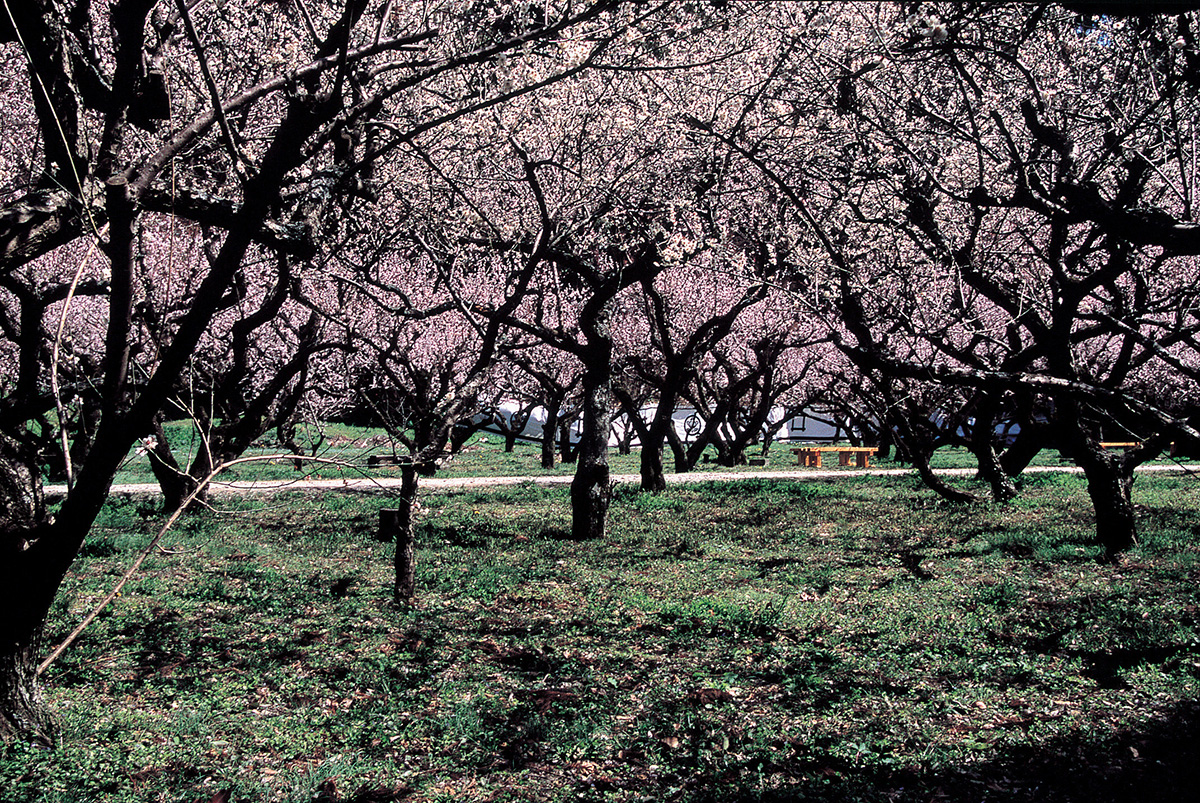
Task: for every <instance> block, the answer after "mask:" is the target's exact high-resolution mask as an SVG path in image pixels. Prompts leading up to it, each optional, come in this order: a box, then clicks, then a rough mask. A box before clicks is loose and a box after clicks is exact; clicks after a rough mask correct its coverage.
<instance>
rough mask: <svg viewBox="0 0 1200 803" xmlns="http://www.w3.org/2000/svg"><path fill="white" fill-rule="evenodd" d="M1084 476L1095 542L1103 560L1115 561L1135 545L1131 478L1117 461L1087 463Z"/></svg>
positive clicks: (1135, 530) (1135, 529) (1135, 534)
mask: <svg viewBox="0 0 1200 803" xmlns="http://www.w3.org/2000/svg"><path fill="white" fill-rule="evenodd" d="M1083 473H1084V476H1086V477H1087V481H1088V496H1090V497H1091V499H1092V508H1093V509H1094V510H1095V514H1096V540H1097V541H1099V542H1100V544H1101V545H1102V546H1103V547H1104V559H1105V560H1106V561H1109V562H1112V561H1115V560H1116V559H1117V556H1118V555H1120V554H1121V553H1122V552H1124V551H1125V550H1127V549H1129V548H1130V547H1132V546H1134V545H1135V544H1136V543H1137V520H1136V518H1135V517H1134V511H1133V499H1132V498H1131V496H1130V492H1131V491H1132V489H1133V477H1132V476H1127V475H1125V473H1124V472H1123V471H1121V469H1120V460H1119V458H1118V459H1111V458H1110V459H1104V458H1103V457H1101V459H1099V460H1096V459H1089V460H1086V461H1085V462H1084V466H1083Z"/></svg>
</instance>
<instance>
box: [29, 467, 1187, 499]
mask: <svg viewBox="0 0 1200 803" xmlns="http://www.w3.org/2000/svg"><path fill="white" fill-rule="evenodd" d="M1137 470H1138V472H1139V473H1141V472H1167V473H1172V474H1192V473H1200V465H1198V464H1172V465H1151V466H1142V467H1140V468H1138V469H1137ZM1080 471H1081V469H1079V468H1078V467H1077V466H1031V467H1030V468H1027V469H1025V473H1027V474H1048V473H1059V474H1078V473H1080ZM936 473H937V474H941V475H943V476H951V477H963V476H972V475H974V474H975V473H976V470H975V469H973V468H943V469H937V470H936ZM905 475H910V476H916V472H915V471H914V470H913V469H908V468H869V469H853V468H843V469H796V470H794V471H754V470H748V471H694V472H690V473H687V474H667V475H666V477H667V484H668V485H675V484H685V483H696V482H712V481H719V482H731V481H737V480H753V479H764V480H798V481H801V482H804V481H811V480H831V479H845V478H849V477H862V476H871V477H889V476H905ZM571 479H572V477H571V476H570V475H569V474H568V475H554V476H535V477H422V478H421V490H422V491H438V490H453V489H456V488H500V487H504V486H509V485H520V484H522V483H525V482H531V483H534V484H536V485H569V484H570V483H571ZM612 479H613V481H614V482H616V483H618V484H622V485H624V484H627V483H628V484H637V483H638V482H639V481H640V477H639V476H638V475H637V474H613V475H612ZM399 486H400V478H399V477H358V478H352V477H345V478H341V479H333V480H328V479H322V480H310V479H295V480H255V481H233V482H214V483H213V485H212V492H213V493H229V494H251V493H273V492H275V491H326V492H328V491H354V492H357V493H369V492H373V491H386V490H388V489H391V488H397V487H399ZM45 490H46V494H47V495H61V494H64V493H66V490H67V488H66V486H65V485H48V486H46V489H45ZM112 493H114V494H129V495H154V494H157V493H159V489H158V486H157V485H155V484H153V483H139V484H122V485H114V486H113V487H112Z"/></svg>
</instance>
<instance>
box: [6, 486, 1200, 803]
mask: <svg viewBox="0 0 1200 803" xmlns="http://www.w3.org/2000/svg"><path fill="white" fill-rule="evenodd" d="M1135 495H1136V496H1137V499H1136V501H1137V502H1138V503H1139V505H1140V507H1139V510H1140V513H1141V519H1140V526H1141V531H1142V533H1143V536H1144V537H1143V544H1142V546H1140V547H1139V548H1138V549H1137V550H1136V551H1135V552H1133V553H1131V554H1130V555H1129V556H1128V558H1127V559H1126V560H1125V561H1124V562H1123V563H1122V564H1121V565H1119V566H1103V565H1100V564H1098V563H1097V562H1096V558H1097V556H1098V555H1099V554H1100V550H1099V549H1098V548H1096V547H1093V546H1092V545H1091V544H1090V542H1089V537H1090V529H1089V528H1090V522H1089V518H1090V508H1089V506H1088V504H1087V497H1086V493H1085V492H1084V488H1083V485H1082V480H1080V479H1079V478H1077V477H1072V476H1065V475H1040V476H1037V477H1033V478H1030V479H1029V480H1028V481H1027V482H1026V485H1025V488H1024V491H1023V495H1022V497H1021V498H1020V499H1018V500H1017V501H1016V502H1014V503H1012V504H1011V505H1008V506H1003V507H1001V506H980V507H956V506H947V505H944V504H941V503H939V502H938V501H937V500H936V499H935V498H933V497H932V496H931V495H930V494H929V493H928V492H927V491H925V490H923V489H921V488H920V487H919V486H918V485H917V484H915V483H914V482H913V481H912V480H908V479H888V480H882V479H846V480H839V481H837V482H836V483H803V484H801V483H770V482H761V481H754V480H751V481H747V482H743V483H730V484H712V485H700V486H692V487H673V488H671V489H670V490H669V491H668V492H666V493H663V494H661V495H657V496H645V495H637V494H635V493H633V492H632V490H626V489H623V488H622V489H618V492H617V499H616V501H615V503H614V508H613V511H612V525H611V535H610V537H609V539H608V540H606V541H604V542H602V543H599V542H583V543H579V542H574V541H571V540H569V537H568V536H569V528H568V526H567V522H568V520H569V517H568V509H567V497H566V491H565V490H564V489H542V488H534V487H517V488H509V489H504V490H497V491H489V492H459V493H453V494H440V495H431V496H428V497H426V498H425V500H424V502H425V504H424V510H423V512H422V517H421V524H420V527H421V530H420V536H419V537H420V543H421V545H422V549H421V550H420V553H419V555H418V560H419V575H418V581H419V594H420V600H419V603H418V604H417V605H416V607H415V608H414V609H412V610H409V611H403V612H398V611H395V610H393V609H392V607H391V605H390V602H389V596H390V587H389V582H390V575H389V571H390V569H389V567H390V560H391V554H390V547H389V545H386V544H379V543H376V542H375V541H374V540H373V534H374V528H375V521H376V516H377V513H376V511H377V509H378V508H379V507H381V506H385V505H386V504H387V501H386V499H383V498H379V497H367V496H347V495H333V494H331V495H328V496H325V497H324V498H316V497H303V496H279V497H276V498H274V499H270V500H267V499H238V500H226V499H222V500H221V505H223V506H224V507H223V509H222V510H221V511H220V512H219V513H217V514H209V515H205V516H196V517H192V518H190V519H187V520H186V521H185V522H184V523H183V524H182V525H181V526H180V527H179V528H178V529H177V530H176V531H175V532H173V533H172V534H170V535H169V536H168V537H167V539H166V540H167V542H168V543H166V544H164V550H163V551H161V552H159V553H156V554H155V555H154V556H153V557H152V558H151V560H150V562H149V563H148V566H147V568H146V569H145V570H144V571H143V572H142V574H141V575H139V577H138V579H136V580H135V581H134V582H133V583H131V584H130V586H129V587H127V589H126V593H125V594H124V596H122V597H121V598H120V599H119V600H118V601H117V603H116V604H115V605H114V606H113V607H112V608H111V609H110V611H109V612H107V613H106V614H105V615H103V616H102V617H101V618H100V619H99V620H98V621H97V622H96V623H94V624H93V626H92V628H91V629H90V630H89V631H88V632H87V633H86V634H85V636H84V637H83V638H82V639H81V641H80V642H79V643H78V645H77V646H76V647H74V648H73V649H72V650H71V651H70V652H68V653H67V654H66V655H65V656H64V657H63V659H61V660H60V662H59V663H57V664H56V665H55V666H53V667H52V668H51V669H50V671H49V672H48V677H47V682H48V688H49V695H50V698H51V700H52V701H53V703H54V705H55V707H56V709H57V710H58V712H59V715H60V717H61V721H62V724H63V739H62V745H61V747H60V748H59V749H57V750H55V751H51V752H39V751H32V752H27V751H25V750H24V749H22V748H15V747H10V748H7V749H6V750H5V752H4V753H3V757H2V758H0V789H3V790H5V794H4V795H3V799H4V800H13V801H25V800H28V801H81V800H88V801H91V800H97V801H98V800H104V801H108V800H112V801H171V802H172V803H175V802H176V801H186V802H187V803H191V801H200V802H201V803H210V801H222V800H232V801H258V800H280V801H284V800H286V801H306V802H307V801H322V802H323V803H348V802H349V801H356V802H357V803H368V801H386V800H406V801H414V803H426V802H431V801H448V800H480V801H482V800H495V801H501V800H514V801H515V800H530V801H550V800H562V801H567V800H571V801H579V800H586V801H600V800H612V801H637V800H653V801H703V800H714V801H716V800H743V801H784V800H828V801H835V800H872V801H874V800H878V801H885V800H886V801H930V800H948V801H949V800H953V801H975V800H980V801H982V800H1028V801H1034V800H1037V801H1048V800H1061V801H1088V803H1096V801H1108V800H1130V801H1133V800H1156V801H1164V800H1185V799H1186V800H1190V799H1194V798H1193V797H1192V795H1194V794H1195V789H1196V788H1200V787H1198V784H1200V755H1198V752H1200V751H1198V750H1197V747H1196V746H1197V745H1200V702H1198V694H1197V691H1198V690H1200V683H1198V678H1200V619H1198V614H1197V610H1198V608H1197V606H1198V604H1200V540H1198V538H1197V531H1198V529H1200V484H1198V483H1197V482H1196V481H1195V480H1193V479H1187V478H1169V477H1143V478H1140V479H1139V480H1138V483H1137V486H1136V489H1135ZM151 507H152V506H151V504H150V503H148V502H141V503H139V502H134V501H125V502H120V501H117V502H114V504H113V505H112V506H111V507H110V509H109V510H108V512H107V513H106V516H105V518H104V520H103V521H102V522H101V525H100V527H99V528H98V530H97V537H96V538H94V539H93V541H92V542H91V543H90V544H89V546H88V548H87V550H86V554H85V555H84V556H83V558H81V560H80V562H79V564H78V566H77V569H78V571H77V573H76V574H74V575H73V576H72V577H71V578H70V580H69V583H68V586H67V588H66V589H64V592H63V595H62V597H61V599H60V604H59V605H58V606H57V607H56V609H55V611H54V613H53V618H52V622H51V632H52V634H53V637H52V640H53V639H55V638H58V637H61V636H62V635H65V633H66V632H67V631H68V630H69V629H70V628H71V627H72V626H73V625H74V623H75V622H77V621H78V619H79V618H80V617H81V616H82V614H83V613H84V612H85V611H86V610H87V609H88V608H89V606H90V605H91V604H92V603H93V602H94V601H95V600H96V599H98V598H99V597H100V596H101V595H102V594H103V592H104V591H105V590H106V589H107V588H108V587H109V586H111V584H112V583H113V582H114V580H115V579H116V577H117V576H119V574H120V573H121V572H122V571H123V569H124V567H125V566H126V565H128V563H129V561H130V560H131V559H132V556H133V555H134V554H136V552H137V550H139V549H140V548H141V547H142V546H143V545H144V544H145V543H146V542H147V540H148V538H149V533H150V532H151V531H152V530H153V529H154V527H155V526H156V524H157V522H158V515H157V513H156V512H155V511H153V510H152V509H151Z"/></svg>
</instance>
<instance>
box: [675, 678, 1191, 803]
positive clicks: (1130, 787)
mask: <svg viewBox="0 0 1200 803" xmlns="http://www.w3.org/2000/svg"><path fill="white" fill-rule="evenodd" d="M813 758H815V757H813ZM789 763H790V766H789V767H788V769H791V770H792V774H793V777H794V778H795V781H796V782H795V783H794V784H793V785H790V786H788V787H786V788H784V789H772V790H753V789H750V790H744V789H743V790H738V789H737V785H738V782H737V781H736V780H735V779H734V777H733V775H730V774H726V776H725V777H720V776H707V777H696V778H693V779H691V782H690V783H688V784H687V786H689V787H690V788H691V791H690V792H688V793H685V795H684V796H683V797H681V798H677V799H679V800H685V801H687V802H688V803H709V801H712V803H715V802H716V801H724V802H725V803H783V802H784V801H889V802H891V801H913V802H914V803H915V801H922V803H924V802H925V801H955V802H956V803H984V801H989V803H995V802H996V801H1008V802H1010V803H1018V802H1019V803H1026V802H1027V801H1028V803H1034V801H1036V802H1037V803H1142V802H1143V801H1154V803H1176V802H1178V803H1183V802H1184V801H1187V802H1188V803H1190V801H1194V800H1196V799H1197V790H1200V702H1197V701H1185V702H1181V703H1177V704H1175V705H1174V706H1172V707H1171V708H1169V709H1166V710H1165V711H1164V712H1163V713H1162V714H1161V715H1159V716H1156V717H1153V718H1150V719H1148V720H1145V721H1144V722H1143V723H1142V724H1141V725H1140V726H1139V727H1138V728H1136V729H1134V728H1131V729H1123V730H1119V731H1116V732H1114V733H1113V734H1111V735H1108V736H1097V735H1095V734H1090V735H1088V734H1079V735H1070V736H1064V737H1059V738H1056V739H1051V740H1047V741H1045V742H1039V743H1036V744H1021V745H1015V746H1012V747H1007V748H1002V749H1000V750H999V751H998V752H997V754H996V755H995V757H994V758H992V759H991V760H989V761H981V762H979V763H970V764H957V765H953V766H949V767H947V768H945V769H941V770H936V771H931V772H921V771H915V770H898V771H894V772H870V771H865V770H862V769H857V768H854V767H851V766H848V765H846V764H844V763H843V764H842V765H841V766H839V763H838V762H836V761H829V762H824V761H819V760H815V761H803V762H802V763H801V762H795V763H791V762H789ZM776 769H777V770H778V769H784V767H783V766H778V767H776ZM797 770H798V771H799V772H797ZM743 777H744V776H743Z"/></svg>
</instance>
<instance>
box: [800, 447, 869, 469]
mask: <svg viewBox="0 0 1200 803" xmlns="http://www.w3.org/2000/svg"><path fill="white" fill-rule="evenodd" d="M878 451H879V448H878V447H876V446H797V447H795V448H794V449H792V452H793V453H795V455H796V463H797V464H798V465H801V466H812V467H813V468H820V467H821V453H822V452H837V453H838V465H839V466H848V465H850V460H851V459H853V460H854V465H855V466H857V467H858V468H870V467H871V455H873V454H875V453H876V452H878Z"/></svg>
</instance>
